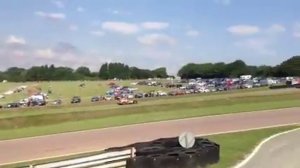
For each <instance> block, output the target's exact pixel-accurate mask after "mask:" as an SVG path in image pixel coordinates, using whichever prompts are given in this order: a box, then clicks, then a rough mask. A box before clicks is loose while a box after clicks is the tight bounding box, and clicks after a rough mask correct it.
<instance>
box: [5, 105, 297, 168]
mask: <svg viewBox="0 0 300 168" xmlns="http://www.w3.org/2000/svg"><path fill="white" fill-rule="evenodd" d="M294 123H300V108H289V109H276V110H265V111H257V112H244V113H238V114H225V115H218V116H207V117H199V118H190V119H181V120H171V121H163V122H155V123H146V124H136V125H129V126H122V127H114V128H105V129H96V130H88V131H80V132H70V133H62V134H54V135H47V136H40V137H32V138H23V139H15V140H4V141H0V150H1V152H0V165H3V164H10V163H15V162H21V161H30V160H37V159H42V158H50V157H58V156H64V155H71V154H77V153H84V152H91V151H97V150H103V149H105V148H109V147H117V146H123V145H128V144H131V143H135V142H141V141H148V140H153V139H157V138H164V137H175V136H178V135H180V134H181V133H182V132H192V133H194V134H196V135H207V134H214V133H221V132H230V131H242V130H249V129H257V128H263V127H271V126H279V125H287V124H294Z"/></svg>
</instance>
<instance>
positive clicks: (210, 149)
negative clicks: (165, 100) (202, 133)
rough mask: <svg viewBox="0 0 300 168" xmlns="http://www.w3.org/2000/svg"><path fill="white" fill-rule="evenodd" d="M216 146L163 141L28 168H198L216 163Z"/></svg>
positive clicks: (202, 140)
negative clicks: (183, 145) (183, 144)
mask: <svg viewBox="0 0 300 168" xmlns="http://www.w3.org/2000/svg"><path fill="white" fill-rule="evenodd" d="M219 159H220V146H219V145H218V144H216V143H214V142H212V141H210V140H208V139H205V138H196V139H195V144H194V146H193V147H192V148H189V149H185V148H183V147H181V145H180V144H179V141H178V138H163V139H157V140H153V141H149V142H140V143H135V144H131V145H128V146H124V147H117V148H109V149H106V150H105V151H104V152H103V153H102V154H97V155H93V156H87V157H81V158H77V159H69V160H64V161H58V162H52V163H45V164H38V165H32V166H30V167H31V168H198V167H207V166H209V165H211V164H215V163H218V161H219Z"/></svg>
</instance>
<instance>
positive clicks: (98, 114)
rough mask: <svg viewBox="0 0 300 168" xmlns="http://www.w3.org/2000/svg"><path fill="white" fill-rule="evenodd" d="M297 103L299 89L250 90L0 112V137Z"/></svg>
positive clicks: (232, 111)
mask: <svg viewBox="0 0 300 168" xmlns="http://www.w3.org/2000/svg"><path fill="white" fill-rule="evenodd" d="M297 106H300V90H297V89H284V90H266V89H257V90H256V89H254V90H243V91H232V92H222V93H209V94H200V95H190V96H178V97H164V98H151V99H145V100H143V101H140V102H139V104H138V105H128V106H119V105H116V104H115V103H114V102H108V103H98V104H91V103H87V104H81V105H64V106H62V107H47V108H44V107H42V108H24V109H15V110H11V109H10V110H3V111H1V112H0V139H2V140H3V139H13V138H21V137H30V136H38V135H46V134H54V133H62V132H69V131H79V130H88V129H95V128H104V127H111V126H120V125H127V124H135V123H143V122H153V121H161V120H169V119H179V118H188V117H199V116H207V115H217V114H226V113H238V112H245V111H255V110H265V109H275V108H286V107H297Z"/></svg>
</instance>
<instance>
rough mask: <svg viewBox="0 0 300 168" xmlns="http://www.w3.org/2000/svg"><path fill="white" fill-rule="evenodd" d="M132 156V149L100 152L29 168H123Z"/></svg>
mask: <svg viewBox="0 0 300 168" xmlns="http://www.w3.org/2000/svg"><path fill="white" fill-rule="evenodd" d="M131 157H132V149H126V150H122V151H112V152H104V153H101V154H97V155H93V156H87V157H81V158H77V159H70V160H63V161H58V162H51V163H45V164H38V165H31V166H30V167H31V168H125V167H126V160H127V159H129V158H131Z"/></svg>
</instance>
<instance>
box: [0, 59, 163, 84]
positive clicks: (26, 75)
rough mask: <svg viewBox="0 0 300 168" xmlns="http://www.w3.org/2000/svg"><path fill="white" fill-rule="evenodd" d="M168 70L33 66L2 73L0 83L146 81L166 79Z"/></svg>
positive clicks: (120, 67) (107, 66)
mask: <svg viewBox="0 0 300 168" xmlns="http://www.w3.org/2000/svg"><path fill="white" fill-rule="evenodd" d="M167 76H168V75H167V70H166V68H164V67H162V68H158V69H155V70H147V69H139V68H137V67H129V66H128V65H125V64H122V63H109V64H108V63H105V64H103V65H102V66H101V68H100V70H99V72H91V70H90V69H89V68H88V67H85V66H81V67H79V68H77V69H75V70H74V69H72V68H69V67H55V66H54V65H50V66H48V65H43V66H33V67H31V68H29V69H25V68H19V67H11V68H8V69H7V70H6V71H3V72H1V71H0V81H3V80H7V81H11V82H24V81H64V80H98V79H104V80H107V79H113V78H118V79H146V78H154V77H158V78H166V77H167Z"/></svg>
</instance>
